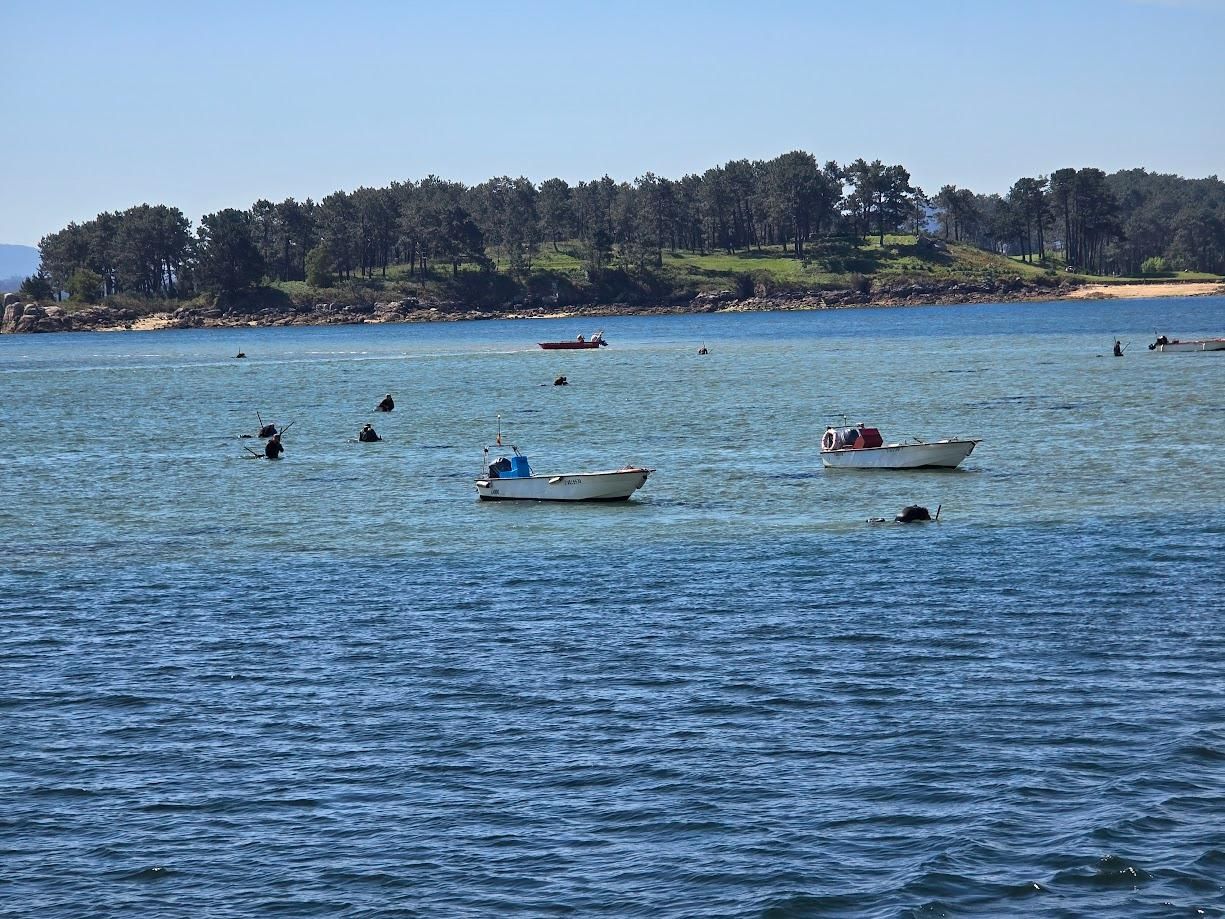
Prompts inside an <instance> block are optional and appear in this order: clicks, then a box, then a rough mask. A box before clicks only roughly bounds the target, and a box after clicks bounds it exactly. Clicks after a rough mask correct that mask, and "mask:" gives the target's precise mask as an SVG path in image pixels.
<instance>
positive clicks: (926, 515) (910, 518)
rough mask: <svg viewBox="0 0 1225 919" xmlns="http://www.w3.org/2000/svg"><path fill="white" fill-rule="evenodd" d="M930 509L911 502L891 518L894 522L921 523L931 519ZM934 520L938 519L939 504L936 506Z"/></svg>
mask: <svg viewBox="0 0 1225 919" xmlns="http://www.w3.org/2000/svg"><path fill="white" fill-rule="evenodd" d="M931 519H933V518H932V515H931V511H929V510H928V509H927V508H925V507H923V505H921V504H911V505H909V506H907V507H904V508H902V509H901V510H900V511H899V512H898V515H897V516H896V517H894V518H893V522H894V523H921V522H923V521H927V520H931ZM935 519H936V520H939V519H940V506H937V507H936V516H935Z"/></svg>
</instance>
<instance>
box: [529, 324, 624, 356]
mask: <svg viewBox="0 0 1225 919" xmlns="http://www.w3.org/2000/svg"><path fill="white" fill-rule="evenodd" d="M536 344H538V345H540V347H542V348H544V349H545V350H546V351H573V350H578V349H583V350H589V349H594V348H603V347H607V346H608V342H606V341H605V340H604V330H603V329H601V330H600V331H598V332H596V333H595V334H594V335H592V336H591V337H590V338H584V337H583V336H582V335H580V336H579V337H578V338H576V339H574V341H538V342H536Z"/></svg>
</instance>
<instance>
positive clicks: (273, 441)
mask: <svg viewBox="0 0 1225 919" xmlns="http://www.w3.org/2000/svg"><path fill="white" fill-rule="evenodd" d="M284 452H285V448H284V447H283V446H281V435H280V434H273V435H272V436H271V437H270V438H268V443H266V444H264V456H266V457H267V458H268V459H280V458H281V454H282V453H284Z"/></svg>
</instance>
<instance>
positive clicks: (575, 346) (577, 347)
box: [536, 341, 602, 351]
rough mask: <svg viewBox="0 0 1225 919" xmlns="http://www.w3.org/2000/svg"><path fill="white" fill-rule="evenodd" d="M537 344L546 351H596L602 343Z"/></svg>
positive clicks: (561, 342) (551, 342) (567, 342)
mask: <svg viewBox="0 0 1225 919" xmlns="http://www.w3.org/2000/svg"><path fill="white" fill-rule="evenodd" d="M536 344H538V345H540V347H542V348H544V349H545V350H546V351H594V350H596V349H598V348H599V347H600V345H601V344H602V342H598V341H538V342H536Z"/></svg>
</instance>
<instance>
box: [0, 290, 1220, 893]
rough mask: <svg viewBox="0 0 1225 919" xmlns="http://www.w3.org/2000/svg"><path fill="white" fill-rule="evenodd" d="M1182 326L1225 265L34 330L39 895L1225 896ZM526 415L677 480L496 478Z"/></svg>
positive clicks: (21, 881)
mask: <svg viewBox="0 0 1225 919" xmlns="http://www.w3.org/2000/svg"><path fill="white" fill-rule="evenodd" d="M599 327H603V328H604V330H605V334H606V337H607V338H608V340H609V341H610V343H611V346H610V347H608V348H605V349H601V350H600V351H598V352H594V351H582V352H579V351H572V352H545V351H542V350H540V349H539V348H537V347H536V345H535V342H537V341H543V340H549V339H557V338H572V337H574V336H576V335H578V334H580V333H582V334H585V335H590V334H591V333H592V332H594V331H596V329H597V328H599ZM1158 331H1160V332H1164V333H1166V334H1168V335H1170V336H1171V337H1184V338H1185V337H1191V336H1192V335H1195V334H1222V333H1223V332H1225V300H1223V299H1222V298H1206V299H1185V300H1184V299H1176V300H1160V301H1126V302H1124V301H1118V302H1111V301H1105V302H1096V303H1083V302H1082V303H1066V302H1065V303H1048V304H1016V305H988V306H959V307H925V308H912V309H890V310H877V309H864V310H847V311H822V312H804V313H761V314H743V315H693V316H664V317H624V318H609V319H602V320H599V321H598V323H597V322H593V321H591V320H582V321H579V320H548V321H490V322H470V323H453V324H441V323H440V324H431V325H378V326H375V325H366V326H342V327H323V328H278V329H247V328H243V329H237V330H236V329H226V330H207V331H203V330H191V331H164V332H153V333H135V332H134V333H117V334H63V335H54V336H5V337H4V338H2V339H0V386H2V387H3V389H2V396H3V398H2V400H0V434H2V437H0V456H2V458H3V463H2V466H0V499H2V500H0V545H2V547H3V564H2V565H0V626H2V631H0V913H3V914H4V915H6V916H31V917H32V916H39V917H46V916H63V917H79V916H135V915H149V916H153V915H156V916H191V917H197V916H209V917H229V916H234V917H238V916H250V915H256V914H262V913H279V914H281V915H286V916H294V917H297V916H363V917H391V916H437V915H445V916H512V915H515V916H546V915H603V916H665V917H672V916H674V917H682V916H695V915H712V916H763V917H789V916H796V917H798V916H830V915H845V916H899V915H901V916H944V915H949V916H966V915H983V916H1001V915H1036V916H1081V915H1091V914H1092V915H1115V916H1123V915H1126V916H1170V915H1205V914H1207V915H1222V914H1225V887H1223V883H1225V829H1223V827H1225V680H1223V678H1225V636H1223V635H1222V619H1223V618H1225V616H1223V610H1222V600H1221V584H1222V581H1223V579H1225V564H1223V561H1222V557H1223V553H1222V549H1223V547H1225V513H1223V512H1225V464H1223V460H1225V448H1223V446H1222V444H1223V443H1225V354H1157V353H1153V352H1149V351H1147V350H1146V348H1145V344H1146V343H1147V342H1149V341H1151V340H1152V339H1153V338H1154V337H1155V334H1156V332H1158ZM1116 337H1118V338H1121V339H1122V340H1123V341H1124V343H1126V344H1128V345H1129V346H1128V348H1127V351H1126V354H1125V356H1124V357H1123V358H1122V359H1118V358H1115V357H1112V356H1111V353H1110V351H1111V345H1112V344H1113V341H1114V339H1115V338H1116ZM703 345H705V346H706V347H707V348H708V349H709V352H710V353H709V354H708V355H704V356H703V355H699V354H698V353H697V352H698V349H699V348H700V347H701V346H703ZM239 350H241V351H244V352H245V353H246V354H247V358H246V359H245V360H238V359H235V358H234V355H235V354H236V353H237V352H238V351H239ZM562 374H564V375H566V376H567V377H568V378H569V380H570V385H569V386H566V387H556V386H553V385H551V383H552V380H553V379H554V378H555V377H557V376H559V375H562ZM385 393H392V394H393V395H394V397H395V400H396V409H395V411H394V412H392V413H390V414H386V415H383V414H378V413H376V412H374V411H373V406H374V405H375V403H376V402H378V400H379V399H380V398H382V396H383V395H384V394H385ZM257 413H258V417H257ZM844 416H845V418H846V420H847V421H848V422H850V423H856V422H865V423H867V424H870V425H874V426H877V427H879V428H880V429H881V430H882V432H883V433H884V435H885V438H886V440H907V439H910V438H912V437H921V438H927V439H934V438H939V437H949V436H957V435H960V436H963V437H975V438H981V439H982V443H981V445H980V446H979V447H978V449H976V450H975V451H974V453H973V455H972V456H970V458H969V459H968V460H966V462H965V463H964V464H963V466H962V468H961V469H959V470H957V471H953V472H932V471H915V472H893V473H891V472H855V471H845V470H829V471H822V469H821V465H820V459H819V455H818V444H819V441H820V436H821V433H822V431H823V430H824V427H825V426H826V425H827V424H829V423H841V422H842V419H843V417H844ZM260 419H262V420H263V421H275V422H276V423H278V424H280V425H282V426H284V425H289V424H291V423H292V426H291V427H290V428H289V429H288V431H287V432H286V434H285V438H284V440H285V446H286V455H285V458H284V459H283V460H282V461H280V462H269V461H266V460H262V459H261V460H257V459H254V458H250V453H249V451H248V448H250V449H252V450H257V451H258V449H259V447H260V442H259V441H258V440H252V439H241V438H240V436H239V435H241V434H244V433H247V434H250V433H254V432H255V431H256V428H257V427H258V425H259V422H260ZM367 422H369V423H373V424H374V426H375V428H376V429H377V430H378V432H379V433H380V434H381V435H382V436H383V438H384V440H383V442H381V443H377V444H365V443H357V442H355V438H356V434H357V431H358V429H359V428H360V427H361V426H362V425H363V424H365V423H367ZM499 429H500V431H501V438H502V441H503V444H504V446H503V447H502V448H500V449H499V448H498V447H497V445H496V443H495V441H496V438H497V435H498V431H499ZM511 444H514V445H516V446H518V447H519V449H520V450H522V451H523V452H524V453H526V454H527V455H528V456H529V457H530V459H531V462H532V465H533V467H534V468H535V470H536V471H538V472H542V473H551V472H577V471H583V470H592V469H609V468H617V467H620V466H622V465H624V464H627V463H635V464H644V465H648V466H651V467H653V468H655V469H656V470H657V471H656V472H655V473H654V474H653V475H652V476H651V478H650V480H649V481H648V482H647V484H646V486H645V488H643V490H642V491H640V492H639V493H637V494H636V495H635V496H634V498H633V500H631V501H629V502H627V503H623V504H613V505H577V506H565V505H550V504H521V503H509V504H507V503H484V502H479V501H478V500H477V498H476V493H475V489H474V487H473V485H472V480H473V479H474V477H475V476H476V474H477V473H478V472H479V471H480V469H481V466H482V462H483V454H482V447H483V446H485V445H493V447H494V454H498V453H501V452H506V451H507V450H508V449H509V445H511ZM494 454H491V457H493V456H494ZM913 503H918V504H923V505H926V506H927V507H929V508H930V509H931V510H932V511H933V512H935V510H936V508H937V506H940V507H941V513H940V520H939V522H938V523H935V524H928V525H914V526H899V525H893V524H891V523H890V524H875V525H874V524H869V523H867V522H866V521H867V519H868V518H871V517H887V518H889V519H892V517H893V515H894V514H895V513H896V512H897V511H898V510H899V509H900V508H901V507H903V506H904V505H908V504H913Z"/></svg>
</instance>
